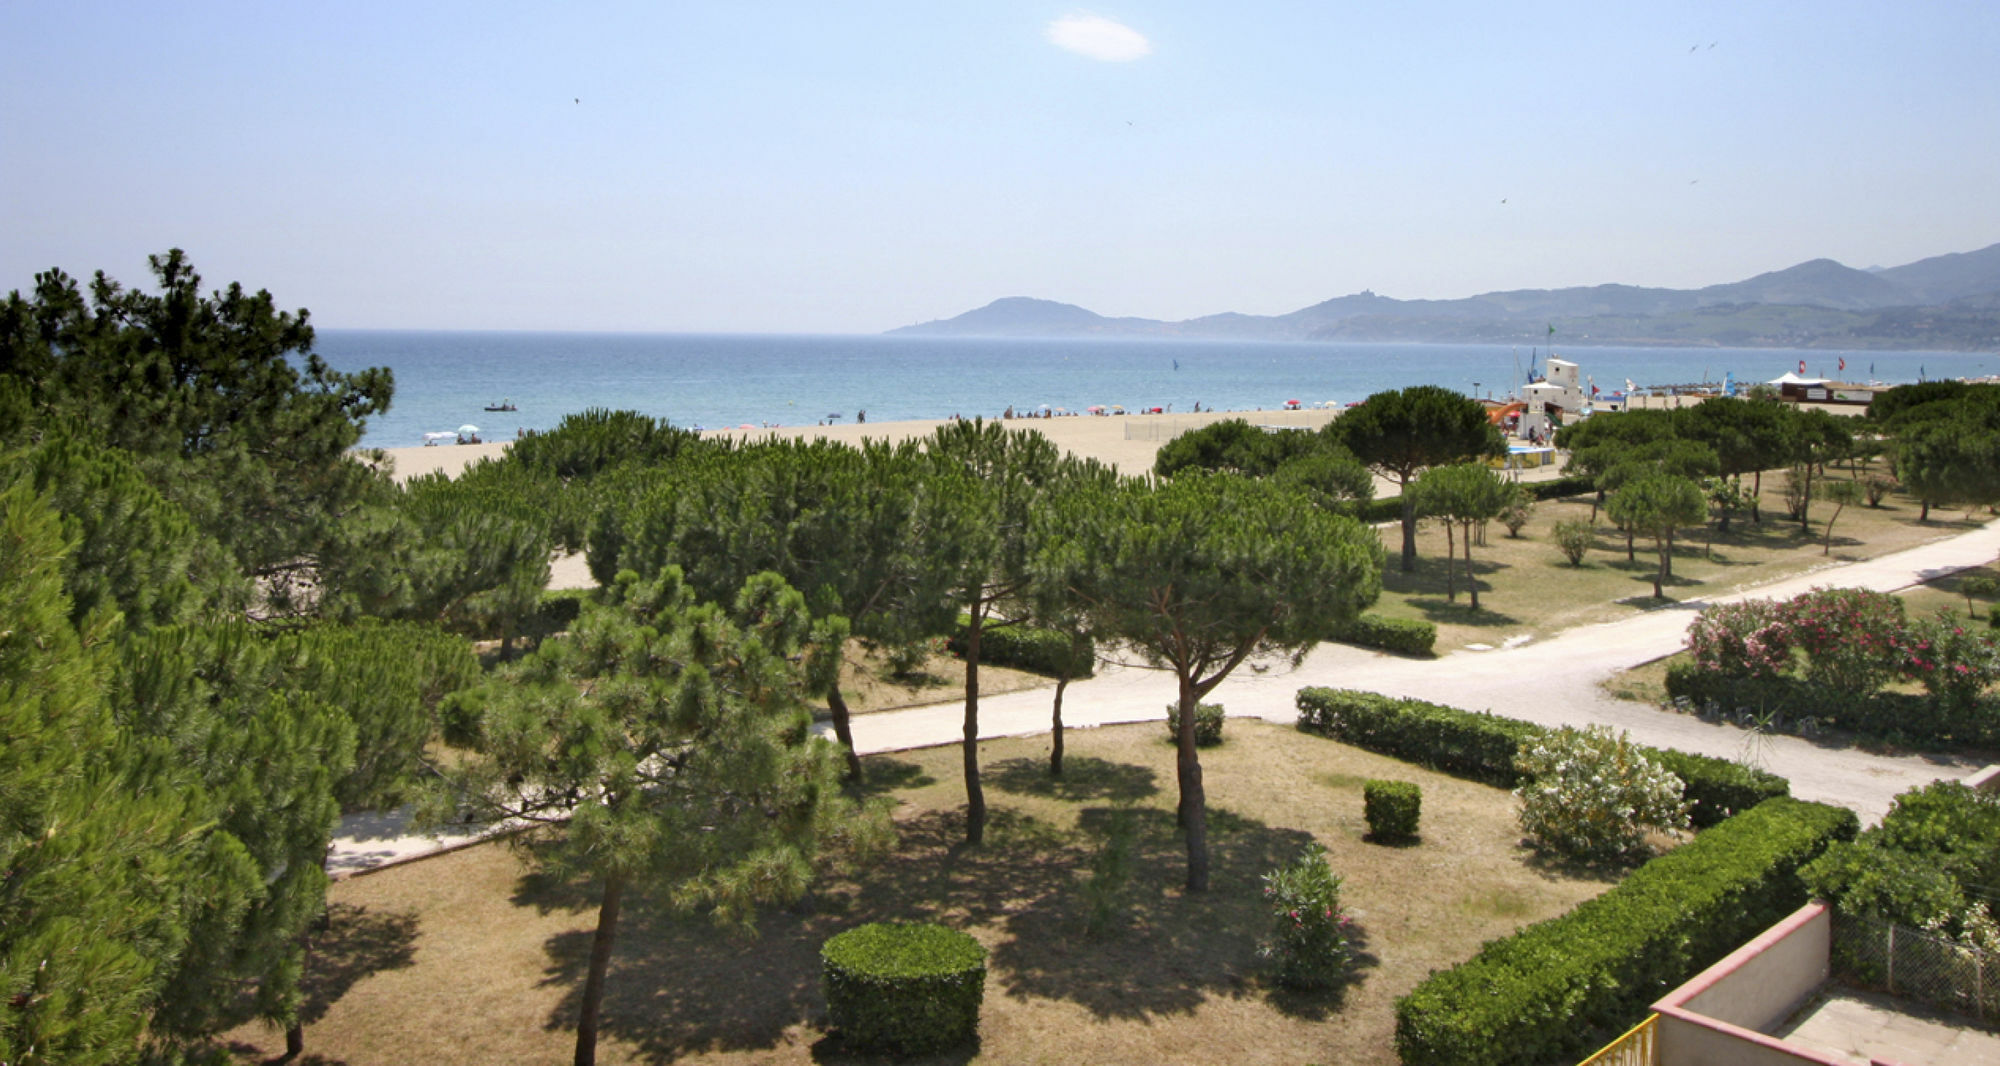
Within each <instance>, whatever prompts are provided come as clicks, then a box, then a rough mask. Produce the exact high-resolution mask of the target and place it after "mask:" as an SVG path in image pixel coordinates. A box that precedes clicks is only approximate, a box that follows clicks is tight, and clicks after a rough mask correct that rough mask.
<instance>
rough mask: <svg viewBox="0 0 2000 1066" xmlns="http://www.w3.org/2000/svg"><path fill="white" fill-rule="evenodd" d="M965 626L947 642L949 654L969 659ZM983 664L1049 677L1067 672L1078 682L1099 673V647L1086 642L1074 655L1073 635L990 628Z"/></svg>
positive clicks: (984, 637)
mask: <svg viewBox="0 0 2000 1066" xmlns="http://www.w3.org/2000/svg"><path fill="white" fill-rule="evenodd" d="M965 622H966V620H965V619H964V618H963V617H961V618H960V619H959V623H958V632H956V633H953V634H952V635H951V637H950V639H948V640H946V641H945V648H946V650H948V651H950V652H951V653H952V654H953V655H957V656H960V657H961V658H962V657H964V655H965ZM1072 655H1074V658H1072ZM979 661H980V662H982V663H985V664H987V665H989V666H1009V667H1013V668H1014V669H1016V670H1026V671H1027V672H1029V673H1031V674H1041V675H1043V676H1045V677H1061V676H1063V673H1064V671H1065V669H1067V671H1068V673H1069V677H1070V679H1071V680H1076V679H1078V678H1085V677H1089V676H1091V674H1093V673H1094V672H1096V669H1097V645H1096V644H1095V643H1093V642H1090V641H1088V640H1086V641H1085V643H1084V645H1083V646H1082V647H1081V648H1080V649H1078V650H1076V651H1075V652H1072V650H1071V645H1070V636H1069V634H1067V633H1062V632H1059V631H1057V630H1053V629H1037V628H1035V627H1034V626H1027V625H1006V626H999V627H987V628H984V629H981V630H980V632H979Z"/></svg>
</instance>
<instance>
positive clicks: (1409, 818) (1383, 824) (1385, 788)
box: [1361, 781, 1424, 840]
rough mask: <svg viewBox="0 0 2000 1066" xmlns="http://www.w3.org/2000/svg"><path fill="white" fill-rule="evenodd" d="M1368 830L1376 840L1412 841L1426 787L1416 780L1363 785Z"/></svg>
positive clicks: (1374, 782)
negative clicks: (1420, 786)
mask: <svg viewBox="0 0 2000 1066" xmlns="http://www.w3.org/2000/svg"><path fill="white" fill-rule="evenodd" d="M1361 800H1362V805H1363V808H1364V809H1365V810H1366V812H1367V815H1368V832H1369V833H1370V834H1371V835H1372V836H1374V838H1375V839H1376V840H1411V839H1414V838H1415V837H1416V835H1417V818H1418V816H1419V815H1420V814H1421V813H1422V811H1423V805H1424V790H1423V789H1421V788H1418V787H1417V785H1416V783H1415V782H1413V781H1370V782H1368V783H1367V784H1365V785H1363V786H1362V787H1361Z"/></svg>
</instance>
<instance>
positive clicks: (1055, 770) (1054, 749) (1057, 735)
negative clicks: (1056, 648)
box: [1049, 674, 1069, 777]
mask: <svg viewBox="0 0 2000 1066" xmlns="http://www.w3.org/2000/svg"><path fill="white" fill-rule="evenodd" d="M1068 687H1069V675H1068V674H1064V675H1062V676H1061V677H1058V678H1056V709H1055V714H1054V715H1053V716H1052V719H1053V720H1052V723H1051V724H1052V728H1051V729H1050V730H1049V742H1050V746H1049V776H1050V777H1061V776H1062V757H1063V723H1062V698H1063V689H1066V688H1068Z"/></svg>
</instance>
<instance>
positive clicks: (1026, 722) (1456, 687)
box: [330, 521, 2000, 873]
mask: <svg viewBox="0 0 2000 1066" xmlns="http://www.w3.org/2000/svg"><path fill="white" fill-rule="evenodd" d="M1997 556H2000V521H1996V522H1993V523H1989V524H1988V525H1986V526H1985V527H1983V528H1981V529H1977V530H1974V531H1972V532H1970V533H1964V534H1960V535H1959V536H1956V537H1951V538H1949V539H1946V540H1942V541H1937V542H1935V543H1931V544H1926V545H1921V546H1919V547H1916V548H1912V549H1909V550H1907V551H1903V552H1898V553H1895V554H1893V555H1886V556H1883V557H1881V558H1879V559H1871V560H1867V561H1864V562H1858V563H1849V564H1846V565H1842V566H1837V567H1830V568H1827V569H1824V570H1819V571H1815V572H1813V573H1810V574H1806V575H1803V576H1801V577H1796V578H1789V579H1786V580H1783V581H1779V582H1775V583H1773V584H1770V585H1765V586H1762V587H1759V588H1756V589H1753V590H1750V591H1747V592H1742V593H1736V594H1732V595H1726V596H1718V597H1716V598H1715V599H1713V600H1689V601H1686V602H1683V603H1678V604H1674V605H1671V606H1667V607H1662V608H1658V609H1655V610H1650V611H1647V612H1645V613H1643V614H1640V615H1638V616H1637V617H1633V618H1628V619H1625V620H1623V621H1619V622H1610V623H1605V624H1602V625H1593V626H1582V627H1579V628H1576V629H1572V630H1568V631H1566V632H1564V633H1561V634H1559V635H1557V636H1555V637H1553V638H1551V639H1548V640H1544V641H1540V642H1535V643H1528V644H1523V645H1521V646H1518V647H1513V648H1505V649H1502V650H1495V651H1484V652H1474V651H1458V652H1453V653H1452V654H1450V655H1446V656H1444V657H1443V658H1440V659H1406V658H1401V657H1398V656H1392V655H1386V654H1383V653H1380V652H1371V651H1366V650H1363V649H1359V648H1350V647H1347V646H1344V645H1337V644H1328V645H1323V646H1322V647H1320V648H1319V649H1318V650H1316V651H1314V652H1313V653H1312V654H1311V655H1309V656H1308V657H1307V658H1306V660H1305V661H1304V662H1303V663H1301V664H1300V665H1299V667H1298V668H1297V669H1293V668H1291V667H1290V666H1289V664H1286V663H1278V664H1275V665H1271V666H1269V667H1268V669H1265V670H1263V671H1261V672H1259V670H1258V669H1256V667H1255V666H1254V665H1246V666H1244V667H1241V668H1239V669H1238V670H1237V671H1236V673H1235V675H1234V676H1232V677H1231V678H1230V679H1229V680H1228V681H1225V682H1223V684H1222V685H1221V686H1219V687H1218V688H1217V689H1216V691H1215V692H1214V694H1213V695H1211V696H1210V700H1211V701H1213V702H1219V703H1222V704H1225V705H1226V706H1227V707H1228V708H1229V714H1230V715H1231V716H1232V717H1250V716H1254V717H1259V718H1264V719H1266V720H1269V721H1273V722H1292V721H1294V720H1296V718H1297V711H1296V709H1295V707H1294V705H1293V699H1294V696H1295V695H1296V694H1297V692H1298V690H1299V689H1301V688H1304V687H1306V686H1308V685H1325V686H1330V687H1335V688H1352V689H1364V690H1367V691H1371V692H1381V693H1385V694H1388V695H1394V696H1411V697H1416V698H1420V699H1426V700H1431V701H1434V702H1437V703H1443V704H1449V705H1451V706H1454V707H1464V708H1467V709H1470V710H1491V711H1494V712H1495V713H1498V714H1504V715H1507V716H1509V717H1514V718H1524V719H1527V720H1529V721H1534V722H1540V723H1542V724H1544V725H1552V726H1553V725H1578V726H1581V725H1592V724H1602V725H1609V726H1612V727H1613V728H1617V729H1624V730H1630V731H1631V733H1632V736H1633V737H1634V738H1635V739H1637V740H1639V741H1640V742H1642V743H1645V744H1650V745H1653V746H1656V747H1669V748H1679V749H1681V750H1683V751H1691V752H1698V753H1701V754H1705V755H1716V756H1721V757H1724V758H1731V759H1741V758H1749V759H1751V760H1752V761H1755V762H1757V763H1759V764H1761V765H1762V766H1764V767H1765V768H1766V769H1769V770H1770V771H1772V772H1773V773H1777V774H1781V775H1783V776H1785V777H1787V778H1789V779H1791V782H1792V794H1793V795H1795V796H1798V797H1800V798H1802V799H1809V800H1817V801H1820V802H1823V803H1834V804H1840V805H1842V806H1846V807H1850V808H1852V809H1853V810H1855V811H1856V812H1857V813H1859V814H1860V815H1861V816H1862V819H1863V820H1864V821H1874V820H1875V819H1878V818H1880V817H1881V816H1882V814H1883V813H1884V812H1886V811H1887V810H1888V809H1889V801H1890V799H1891V798H1892V797H1894V796H1895V795H1896V794H1897V793H1900V792H1904V791H1907V790H1908V789H1910V788H1913V787H1916V786H1918V785H1922V784H1926V783H1928V782H1930V781H1933V780H1936V779H1937V778H1940V777H1962V776H1964V775H1965V774H1967V773H1970V772H1971V771H1972V770H1974V769H1976V768H1977V766H1976V764H1975V763H1973V762H1972V761H1970V760H1965V759H1960V758H1954V757H1940V756H1918V755H1906V756H1888V755H1874V754H1870V753H1868V752H1865V751H1860V750H1858V749H1853V748H1842V747H1833V746H1827V745H1822V744H1817V743H1814V742H1811V741H1806V740H1801V739H1799V738H1797V737H1787V736H1765V737H1756V736H1753V735H1751V734H1750V733H1748V732H1746V731H1744V730H1742V729H1738V728H1736V727H1735V726H1729V725H1719V724H1710V723H1706V722H1703V721H1701V720H1700V719H1697V718H1695V717H1693V716H1691V715H1684V714H1673V713H1668V712H1663V711H1660V710H1658V709H1656V708H1653V707H1649V706H1646V705H1644V704H1639V703H1633V702H1631V701H1627V700H1619V699H1614V698H1613V697H1611V696H1610V695H1609V694H1607V693H1606V692H1604V690H1603V689H1602V688H1601V687H1599V683H1600V682H1602V681H1603V680H1604V679H1606V678H1608V677H1610V676H1612V675H1613V674H1616V673H1618V672H1619V671H1622V670H1626V669H1630V668H1631V667H1634V666H1638V665H1640V664H1642V663H1647V662H1651V661H1652V660H1654V659H1658V658H1660V657H1662V656H1665V655H1671V654H1673V653H1674V652H1676V651H1679V650H1680V649H1681V646H1682V638H1683V635H1684V634H1685V632H1686V630H1687V626H1688V623H1689V622H1690V621H1692V620H1693V618H1694V616H1695V614H1696V613H1697V612H1699V611H1700V610H1701V609H1702V608H1704V607H1707V606H1709V605H1710V604H1711V603H1720V602H1728V601H1732V600H1740V599H1749V598H1786V597H1790V596H1793V595H1796V594H1798V593H1800V592H1804V591H1806V590H1807V589H1810V588H1812V587H1814V586H1817V585H1829V584H1839V585H1843V586H1851V587H1862V588H1871V589H1877V590H1880V591H1884V592H1892V591H1895V590H1897V589H1902V588H1907V587H1909V586H1911V585H1915V584H1918V583H1921V582H1923V581H1928V580H1931V579H1933V578H1937V577H1941V576H1943V575H1946V574H1949V573H1952V572H1954V571H1957V570H1963V569H1966V568H1968V567H1973V566H1980V565H1983V564H1985V563H1988V562H1991V561H1992V560H1993V559H1994V558H1995V557H1997ZM1174 691H1175V689H1174V680H1173V677H1172V675H1170V674H1166V673H1162V672H1159V671H1153V670H1147V669H1143V668H1139V667H1123V668H1120V667H1114V668H1110V669H1106V670H1104V671H1101V672H1100V673H1099V675H1098V676H1097V677H1095V678H1093V679H1091V680H1089V681H1080V682H1076V683H1074V684H1072V685H1071V686H1070V687H1069V689H1068V692H1067V694H1066V695H1065V697H1064V699H1063V719H1064V721H1065V722H1066V723H1068V724H1069V725H1071V726H1072V727H1089V726H1101V725H1113V724H1119V723H1125V722H1140V721H1149V720H1158V719H1161V718H1164V717H1165V715H1166V708H1167V705H1168V704H1170V703H1172V702H1173V699H1174ZM1049 709H1050V690H1048V689H1030V690H1027V691H1023V692H1014V693H1008V694H1006V695H1000V696H989V697H985V698H983V699H981V700H980V722H979V724H980V736H981V737H1000V736H1026V735H1032V734H1036V733H1042V732H1046V731H1047V730H1048V728H1049ZM964 718H965V710H964V705H963V704H962V703H944V704H934V705H931V706H927V707H916V708H911V709H909V710H903V711H889V712H884V713H880V714H869V715H860V716H857V717H856V718H855V720H854V741H855V746H856V748H857V749H858V750H860V751H861V752H863V753H864V754H868V753H874V752H883V751H900V750H906V749H909V748H923V747H930V746H933V745H937V744H946V743H951V742H953V741H956V740H958V739H959V738H960V736H961V735H962V731H963V728H964ZM469 839H471V838H470V837H467V836H457V837H446V838H443V839H442V840H432V839H430V838H427V837H419V836H410V835H408V834H407V833H406V832H405V830H404V828H403V821H402V819H401V817H399V816H398V815H395V814H386V815H365V816H357V817H355V818H350V819H347V820H345V821H343V823H342V824H341V828H340V832H339V836H338V838H337V839H336V840H335V841H334V846H333V857H332V860H331V863H330V868H331V869H332V870H333V871H335V872H336V873H352V872H354V871H357V870H361V869H366V868H369V867H372V866H377V865H381V864H383V863H387V862H393V861H398V860H400V859H404V858H408V857H412V856H415V855H419V854H424V853H427V852H430V851H435V850H438V849H439V848H441V847H449V846H453V845H455V844H459V843H463V842H464V841H466V840H469Z"/></svg>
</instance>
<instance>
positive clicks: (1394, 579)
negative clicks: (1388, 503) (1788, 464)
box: [1374, 470, 1980, 654]
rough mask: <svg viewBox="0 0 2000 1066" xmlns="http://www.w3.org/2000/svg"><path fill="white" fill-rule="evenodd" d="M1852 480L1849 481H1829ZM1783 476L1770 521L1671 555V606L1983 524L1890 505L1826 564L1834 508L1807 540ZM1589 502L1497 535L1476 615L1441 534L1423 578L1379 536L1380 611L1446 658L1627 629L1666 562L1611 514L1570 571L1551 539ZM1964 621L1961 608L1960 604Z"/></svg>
mask: <svg viewBox="0 0 2000 1066" xmlns="http://www.w3.org/2000/svg"><path fill="white" fill-rule="evenodd" d="M1830 476H1832V477H1834V478H1835V479H1837V480H1838V479H1845V478H1847V477H1848V474H1847V472H1846V471H1845V470H1841V471H1838V472H1837V473H1834V474H1832V475H1830ZM1784 483H1785V475H1784V474H1783V473H1781V472H1772V473H1770V474H1769V476H1767V477H1765V479H1764V493H1763V516H1764V520H1763V522H1761V523H1753V522H1750V521H1748V520H1747V519H1746V518H1745V517H1743V516H1737V517H1736V518H1735V519H1734V520H1732V521H1731V522H1730V527H1729V533H1728V535H1726V536H1724V535H1720V534H1717V535H1716V536H1715V539H1714V543H1713V544H1709V543H1708V542H1707V537H1708V531H1707V530H1706V529H1701V528H1695V529H1690V530H1687V531H1684V533H1685V535H1684V536H1683V538H1682V539H1681V540H1680V541H1679V542H1678V543H1676V545H1675V547H1674V553H1673V577H1672V578H1670V579H1669V580H1668V581H1667V582H1666V585H1667V589H1666V591H1667V596H1668V600H1669V601H1679V600H1688V599H1696V598H1703V597H1710V596H1716V595H1722V594H1726V593H1729V592H1734V591H1738V590H1741V589H1745V588H1749V587H1753V586H1756V585H1762V584H1766V583H1769V582H1772V581H1776V580H1778V579H1780V578H1785V577H1790V576H1793V575H1795V574H1801V573H1806V572H1808V571H1811V570H1816V569H1820V568H1823V567H1826V566H1829V565H1833V564H1836V563H1843V562H1853V561H1855V560H1859V559H1871V558H1874V557H1876V556H1880V555H1886V554H1888V553H1890V552H1896V551H1901V550H1903V549H1905V548H1910V547H1914V546H1916V545H1918V544H1924V543H1928V542H1930V541H1934V540H1939V539H1942V538H1944V537H1948V536H1952V535H1954V534H1957V533H1962V532H1965V531H1967V530H1970V529H1976V528H1978V527H1979V525H1980V521H1979V520H1978V519H1977V518H1976V517H1972V518H1968V517H1964V516H1960V515H1955V514H1952V515H1940V514H1939V513H1937V512H1936V511H1933V512H1932V520H1931V521H1929V522H1919V521H1917V515H1918V513H1919V508H1918V505H1917V504H1916V503H1915V502H1914V501H1912V500H1910V499H1909V498H1907V497H1905V496H1901V495H1892V496H1890V497H1889V498H1888V499H1887V500H1885V501H1884V504H1883V506H1882V507H1879V508H1871V507H1849V508H1847V509H1845V510H1844V511H1842V512H1841V514H1840V519H1839V521H1838V522H1837V523H1836V524H1835V526H1834V537H1833V545H1832V552H1831V554H1822V552H1821V548H1822V538H1823V537H1824V535H1825V529H1826V527H1825V520H1826V518H1827V517H1828V516H1830V515H1831V514H1832V513H1833V508H1832V507H1830V506H1826V505H1822V504H1814V506H1813V510H1812V516H1813V524H1812V529H1811V532H1810V533H1808V532H1805V531H1802V530H1801V529H1800V528H1799V524H1798V523H1797V522H1794V521H1791V520H1789V519H1787V518H1786V517H1785V513H1784V491H1783V486H1784ZM1590 500H1591V498H1590V497H1589V496H1579V497H1574V498H1572V499H1567V500H1549V501H1544V502H1542V503H1539V504H1537V505H1536V506H1535V511H1534V516H1533V517H1532V518H1531V519H1530V520H1529V522H1528V525H1527V526H1526V527H1524V528H1523V529H1522V531H1521V533H1522V535H1521V536H1520V537H1519V538H1513V537H1509V536H1507V535H1506V530H1505V529H1504V528H1503V527H1501V526H1500V525H1499V524H1498V523H1494V524H1493V525H1492V526H1491V527H1490V528H1489V529H1488V531H1487V537H1486V544H1485V545H1484V546H1475V547H1474V548H1473V550H1472V555H1473V567H1472V571H1473V579H1474V580H1476V581H1478V582H1479V601H1480V608H1481V609H1480V610H1479V611H1476V612H1475V611H1472V610H1470V609H1469V608H1468V600H1467V596H1466V593H1465V581H1466V577H1465V573H1464V569H1463V567H1464V563H1463V560H1462V559H1461V561H1460V563H1459V567H1460V569H1459V573H1458V577H1457V584H1458V598H1457V601H1456V602H1451V601H1449V600H1447V598H1446V595H1445V558H1444V556H1445V534H1444V529H1443V527H1442V526H1439V525H1438V524H1436V523H1430V522H1427V523H1424V525H1423V526H1422V527H1421V528H1420V529H1419V531H1418V534H1417V556H1418V558H1417V569H1416V570H1415V571H1414V572H1413V573H1407V574H1406V573H1403V572H1402V571H1401V570H1400V569H1399V568H1398V566H1397V559H1398V552H1399V551H1400V548H1401V537H1402V534H1401V532H1400V529H1399V528H1398V527H1395V526H1386V527H1384V528H1383V529H1382V530H1381V535H1382V539H1383V546H1384V547H1385V548H1386V549H1387V551H1388V555H1389V558H1388V566H1387V568H1386V570H1385V572H1384V573H1383V579H1382V586H1383V587H1382V598H1381V600H1380V601H1379V602H1378V603H1377V604H1376V605H1375V607H1374V610H1375V611H1376V612H1377V613H1379V614H1382V615H1386V616H1388V617H1391V618H1422V619H1426V620H1428V621H1430V622H1433V623H1435V624H1436V625H1437V627H1438V638H1437V651H1438V653H1439V654H1443V653H1445V652H1448V651H1452V650H1454V649H1457V648H1462V647H1464V646H1466V645H1467V644H1473V643H1484V644H1497V643H1499V642H1500V641H1502V640H1506V639H1508V638H1510V637H1516V636H1523V635H1527V636H1533V637H1537V638H1540V637H1547V636H1552V635H1554V634H1555V633H1558V632H1560V631H1562V630H1565V629H1570V628H1572V627H1575V626H1580V625H1590V624H1593V623H1597V622H1609V621H1616V620H1618V619H1620V618H1624V617H1629V616H1630V615H1632V614H1634V613H1636V612H1639V611H1643V610H1650V609H1655V608H1658V607H1661V606H1665V605H1666V602H1664V601H1661V600H1658V599H1655V598H1654V597H1653V584H1652V578H1653V573H1654V571H1655V570H1657V569H1658V556H1657V555H1656V554H1655V553H1654V551H1653V548H1652V541H1651V540H1649V539H1647V538H1643V537H1642V538H1639V539H1638V541H1636V542H1635V544H1634V545H1633V548H1634V555H1633V557H1632V558H1630V559H1628V558H1627V557H1626V552H1625V537H1624V534H1622V533H1620V532H1618V531H1617V529H1616V528H1614V527H1613V526H1612V525H1611V524H1610V523H1609V522H1608V521H1607V520H1605V518H1604V516H1603V513H1602V512H1601V511H1600V512H1599V514H1598V521H1597V524H1596V528H1597V542H1596V546H1595V547H1594V548H1593V549H1592V550H1591V552H1590V554H1589V555H1588V556H1586V557H1585V559H1584V565H1582V566H1570V565H1569V564H1568V562H1566V561H1565V560H1564V559H1563V558H1562V553H1561V552H1560V551H1558V550H1557V548H1556V546H1555V542H1554V539H1553V538H1552V536H1551V530H1552V529H1553V528H1554V526H1555V524H1556V523H1557V522H1559V521H1564V520H1571V519H1582V520H1587V519H1589V518H1590V511H1591V505H1590ZM1959 610H1960V611H1961V612H1962V611H1963V610H1964V601H1963V599H1961V600H1960V601H1959Z"/></svg>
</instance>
